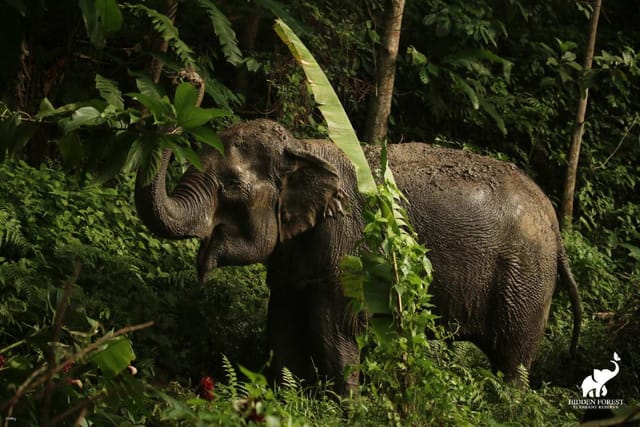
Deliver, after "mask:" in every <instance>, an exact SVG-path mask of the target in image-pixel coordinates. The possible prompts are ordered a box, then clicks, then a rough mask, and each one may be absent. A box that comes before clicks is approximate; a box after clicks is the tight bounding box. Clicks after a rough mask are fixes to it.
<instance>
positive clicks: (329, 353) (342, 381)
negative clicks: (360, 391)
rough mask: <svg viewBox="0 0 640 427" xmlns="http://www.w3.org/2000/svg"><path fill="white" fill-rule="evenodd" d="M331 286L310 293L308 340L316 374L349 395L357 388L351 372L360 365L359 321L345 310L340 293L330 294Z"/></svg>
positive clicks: (347, 309)
mask: <svg viewBox="0 0 640 427" xmlns="http://www.w3.org/2000/svg"><path fill="white" fill-rule="evenodd" d="M327 289H333V288H332V287H331V286H327V287H324V286H322V287H318V288H316V289H312V290H311V292H310V293H309V297H310V301H312V304H309V311H308V322H309V340H310V349H311V353H312V359H313V363H314V364H315V366H316V367H317V369H318V373H319V374H320V375H321V376H322V377H324V378H323V379H328V380H330V381H332V382H333V383H334V385H335V390H336V392H337V393H338V394H342V395H345V394H348V393H349V392H350V391H354V390H355V389H356V388H357V385H358V373H357V371H355V369H354V370H351V371H350V372H347V370H348V369H349V367H350V366H355V365H357V364H358V362H359V349H358V345H357V343H356V339H355V337H356V334H357V333H358V330H357V328H358V325H359V320H358V319H357V317H356V316H355V315H353V314H352V312H351V310H350V309H349V308H348V302H347V300H346V299H345V298H344V296H343V295H342V293H341V291H338V292H335V293H330V292H327Z"/></svg>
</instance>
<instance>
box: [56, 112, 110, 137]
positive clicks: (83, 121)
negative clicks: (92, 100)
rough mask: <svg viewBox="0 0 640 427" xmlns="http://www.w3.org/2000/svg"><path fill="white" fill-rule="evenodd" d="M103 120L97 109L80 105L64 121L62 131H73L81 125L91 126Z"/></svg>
mask: <svg viewBox="0 0 640 427" xmlns="http://www.w3.org/2000/svg"><path fill="white" fill-rule="evenodd" d="M102 122H104V120H103V119H102V117H101V115H100V111H98V110H97V109H96V108H94V107H82V108H79V109H77V110H76V111H75V112H74V113H73V115H72V116H71V118H70V119H67V120H65V121H64V125H63V127H64V131H65V132H73V131H74V130H76V129H78V128H79V127H81V126H92V125H96V124H100V123H102Z"/></svg>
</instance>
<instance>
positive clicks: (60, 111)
mask: <svg viewBox="0 0 640 427" xmlns="http://www.w3.org/2000/svg"><path fill="white" fill-rule="evenodd" d="M83 106H86V103H73V104H66V105H63V106H61V107H58V108H54V107H53V104H51V101H49V100H48V99H47V98H44V99H43V100H42V102H41V103H40V110H39V111H38V114H36V119H44V118H46V117H53V116H59V115H65V114H68V113H71V112H72V111H76V110H78V109H79V108H80V107H83Z"/></svg>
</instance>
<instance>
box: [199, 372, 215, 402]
mask: <svg viewBox="0 0 640 427" xmlns="http://www.w3.org/2000/svg"><path fill="white" fill-rule="evenodd" d="M213 389H214V382H213V378H211V377H202V378H201V379H200V387H198V396H200V397H201V398H203V399H205V400H213Z"/></svg>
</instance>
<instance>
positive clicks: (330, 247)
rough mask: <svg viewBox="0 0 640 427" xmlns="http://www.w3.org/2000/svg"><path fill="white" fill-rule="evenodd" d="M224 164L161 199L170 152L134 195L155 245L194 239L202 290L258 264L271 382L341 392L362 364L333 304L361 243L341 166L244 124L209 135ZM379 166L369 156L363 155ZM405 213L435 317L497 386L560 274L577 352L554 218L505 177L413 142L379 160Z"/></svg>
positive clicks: (341, 306) (192, 172)
mask: <svg viewBox="0 0 640 427" xmlns="http://www.w3.org/2000/svg"><path fill="white" fill-rule="evenodd" d="M220 137H221V139H222V141H223V143H224V147H225V154H224V156H222V155H221V154H219V153H218V152H217V151H215V150H213V149H205V150H204V151H203V152H202V153H201V160H202V163H203V166H204V171H203V172H200V171H198V170H196V169H194V168H191V169H189V170H188V171H187V172H186V173H185V174H184V175H183V176H182V178H181V179H180V181H179V182H178V183H177V184H176V186H175V188H174V190H173V192H172V193H171V194H167V190H166V183H165V178H166V171H167V166H168V164H169V162H170V157H171V153H170V152H165V153H164V157H163V162H162V167H161V168H160V171H159V172H158V174H157V176H156V177H155V178H154V179H153V180H152V182H151V183H150V184H149V185H143V184H142V179H140V176H139V179H138V180H137V184H136V205H137V208H138V212H139V215H140V217H141V219H142V220H143V222H144V223H145V224H146V225H147V227H148V228H149V229H150V230H151V231H152V232H154V233H156V234H158V235H160V236H164V237H168V238H174V239H179V238H190V237H197V238H199V239H200V249H199V252H198V256H197V268H198V273H199V275H200V277H203V276H204V275H205V274H206V273H207V272H208V271H210V270H211V269H213V268H216V267H218V266H225V265H246V264H251V263H264V264H265V265H266V267H267V284H268V286H269V288H270V299H269V307H268V319H267V322H268V323H267V333H268V340H269V344H270V346H271V348H272V349H273V351H274V360H273V365H274V369H275V372H281V368H282V367H284V366H286V367H287V368H289V369H290V370H291V371H292V372H293V373H294V374H295V375H297V376H299V377H301V378H303V379H306V380H307V381H315V380H317V379H318V377H320V378H331V379H332V380H333V381H334V383H335V384H336V391H338V392H340V393H344V392H346V391H348V390H349V389H351V388H353V386H354V385H355V384H356V383H357V376H356V374H350V375H346V376H345V375H344V372H345V368H346V367H347V366H348V365H350V364H354V363H357V361H358V359H359V355H358V349H357V345H356V342H355V335H356V333H357V332H358V330H359V329H360V328H361V326H362V318H361V315H360V316H358V315H356V314H354V313H352V312H351V311H350V309H349V305H348V301H347V300H346V299H345V297H344V296H343V294H342V291H341V287H340V282H339V275H340V272H339V267H338V265H339V262H340V260H341V259H342V257H343V256H344V255H346V254H349V253H353V251H354V248H355V246H356V244H357V241H358V240H359V239H360V237H361V231H362V228H363V222H362V217H361V210H362V209H361V207H362V202H363V200H362V198H361V197H360V195H359V194H358V192H357V189H356V180H355V173H354V169H353V167H352V165H351V163H350V161H349V160H348V159H347V158H346V157H345V156H344V155H343V154H342V152H341V151H340V150H339V149H338V148H337V147H336V146H335V144H333V143H332V142H330V141H317V140H299V139H296V138H294V137H293V136H292V135H291V134H290V133H289V132H288V131H287V130H286V129H284V128H283V127H282V126H280V125H278V124H276V123H274V122H272V121H268V120H255V121H250V122H245V123H241V124H238V125H235V126H232V127H231V128H229V129H228V130H226V131H224V132H223V133H221V134H220ZM366 154H367V156H368V158H369V162H370V164H372V165H378V164H379V161H378V158H379V157H378V154H377V151H376V149H375V148H367V150H366ZM389 162H390V166H391V169H392V170H393V172H394V174H395V177H396V181H397V183H398V186H399V187H400V189H401V190H402V191H403V192H404V194H405V195H406V196H407V198H408V199H409V201H410V204H409V205H408V213H409V216H410V219H411V221H412V223H413V225H414V226H415V228H416V230H417V232H418V234H419V237H420V240H421V243H424V244H425V246H426V247H427V248H429V249H431V251H430V252H429V258H430V260H431V262H432V264H433V267H434V275H433V277H434V280H433V284H432V285H431V288H430V289H431V292H432V293H433V296H434V302H435V304H436V308H437V309H436V310H437V312H438V314H440V315H441V316H442V317H443V319H444V321H445V322H447V324H450V325H452V327H455V328H456V330H457V337H458V338H459V339H464V340H470V341H472V342H474V343H475V344H476V345H477V346H478V347H480V348H481V349H482V350H483V351H484V352H485V353H486V354H487V356H488V358H489V360H490V362H491V364H492V366H493V368H494V369H495V370H500V371H502V372H503V373H504V374H505V376H506V377H508V378H513V377H514V376H515V375H516V374H517V367H518V365H520V364H522V365H524V366H525V367H526V368H527V369H528V368H529V367H530V366H531V362H532V360H533V358H534V356H535V353H536V351H537V348H538V346H539V344H540V341H541V340H542V336H543V333H544V328H545V324H546V322H547V317H548V314H549V307H550V304H551V297H552V295H553V292H554V289H555V286H556V279H557V276H558V274H560V276H561V277H562V279H563V281H564V282H565V283H566V284H567V285H568V289H569V294H570V296H571V302H572V307H573V311H574V337H573V341H572V347H575V345H576V342H577V335H578V333H579V325H580V308H579V299H578V293H577V289H576V285H575V282H574V280H573V278H572V276H571V272H570V270H569V266H568V264H567V261H566V258H565V253H564V249H563V246H562V241H561V238H560V233H559V228H558V223H557V220H556V215H555V212H554V210H553V207H552V205H551V203H550V201H549V200H548V198H547V197H546V196H545V195H544V194H543V192H542V191H541V190H540V189H539V188H538V186H537V185H536V184H535V183H534V182H533V181H532V180H531V179H529V178H528V177H527V176H526V175H524V174H523V173H522V172H520V171H519V170H518V169H517V168H516V167H515V166H513V165H511V164H508V163H504V162H500V161H497V160H494V159H492V158H489V157H484V156H479V155H475V154H471V153H468V152H464V151H459V150H451V149H445V148H436V147H433V146H430V145H427V144H423V143H405V144H399V145H392V146H390V147H389Z"/></svg>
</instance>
